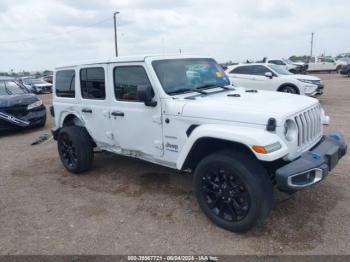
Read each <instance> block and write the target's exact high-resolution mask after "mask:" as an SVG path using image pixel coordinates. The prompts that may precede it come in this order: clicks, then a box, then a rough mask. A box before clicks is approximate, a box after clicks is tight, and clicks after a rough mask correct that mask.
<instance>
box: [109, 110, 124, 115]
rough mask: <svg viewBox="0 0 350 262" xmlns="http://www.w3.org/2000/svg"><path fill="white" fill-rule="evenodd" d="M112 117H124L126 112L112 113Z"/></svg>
mask: <svg viewBox="0 0 350 262" xmlns="http://www.w3.org/2000/svg"><path fill="white" fill-rule="evenodd" d="M111 115H112V116H124V112H121V111H113V112H112V113H111Z"/></svg>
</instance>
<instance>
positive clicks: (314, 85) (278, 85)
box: [226, 63, 324, 97]
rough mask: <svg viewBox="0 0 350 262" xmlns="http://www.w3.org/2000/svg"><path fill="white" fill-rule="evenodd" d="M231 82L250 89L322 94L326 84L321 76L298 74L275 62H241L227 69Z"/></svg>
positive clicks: (310, 94)
mask: <svg viewBox="0 0 350 262" xmlns="http://www.w3.org/2000/svg"><path fill="white" fill-rule="evenodd" d="M226 74H227V75H228V76H229V78H230V80H231V83H232V84H233V85H235V86H243V87H245V88H248V89H249V88H250V89H258V90H269V91H278V92H285V93H292V94H300V95H307V96H313V97H315V96H320V95H322V94H323V89H324V85H323V83H322V81H321V79H320V78H318V77H315V76H309V75H296V74H292V73H290V72H288V71H287V70H285V69H283V68H282V67H280V66H278V65H274V64H259V63H255V64H240V65H236V66H230V67H228V69H227V70H226Z"/></svg>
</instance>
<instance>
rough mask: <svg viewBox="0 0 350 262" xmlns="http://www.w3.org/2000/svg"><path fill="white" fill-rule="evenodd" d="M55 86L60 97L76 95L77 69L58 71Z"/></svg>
mask: <svg viewBox="0 0 350 262" xmlns="http://www.w3.org/2000/svg"><path fill="white" fill-rule="evenodd" d="M55 88H56V96H58V97H70V98H72V97H75V71H74V70H62V71H57V72H56V82H55Z"/></svg>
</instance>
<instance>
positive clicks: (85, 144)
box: [57, 126, 94, 174]
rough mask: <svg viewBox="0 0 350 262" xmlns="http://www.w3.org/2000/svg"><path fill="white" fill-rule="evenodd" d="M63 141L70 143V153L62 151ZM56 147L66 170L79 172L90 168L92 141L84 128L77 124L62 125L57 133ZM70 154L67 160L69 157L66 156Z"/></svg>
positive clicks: (92, 157) (92, 154)
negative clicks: (69, 159) (70, 159)
mask: <svg viewBox="0 0 350 262" xmlns="http://www.w3.org/2000/svg"><path fill="white" fill-rule="evenodd" d="M64 143H66V145H67V144H70V145H71V147H72V149H71V153H67V152H66V151H64ZM57 147H58V153H59V155H60V158H61V161H62V163H63V165H64V167H65V168H66V169H67V170H68V171H70V172H72V173H75V174H81V173H83V172H85V171H88V170H89V169H91V167H92V163H93V159H94V153H93V142H92V139H91V137H90V135H89V134H88V132H87V131H86V129H85V128H83V127H79V126H67V127H63V128H62V129H61V130H60V132H59V134H58V138H57ZM67 150H68V149H67ZM70 154H71V156H72V161H68V160H67V159H68V158H70V156H68V155H70ZM73 159H74V161H73Z"/></svg>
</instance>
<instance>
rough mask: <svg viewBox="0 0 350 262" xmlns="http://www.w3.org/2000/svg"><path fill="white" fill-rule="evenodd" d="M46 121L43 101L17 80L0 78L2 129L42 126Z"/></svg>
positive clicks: (0, 122)
mask: <svg viewBox="0 0 350 262" xmlns="http://www.w3.org/2000/svg"><path fill="white" fill-rule="evenodd" d="M45 123H46V108H45V106H44V105H43V103H42V101H41V100H40V99H39V98H38V97H37V96H36V95H34V94H31V93H29V92H28V90H27V89H26V88H24V87H22V86H21V85H19V84H18V83H16V82H15V81H13V80H9V79H3V78H0V131H3V130H9V129H14V128H26V127H42V126H45Z"/></svg>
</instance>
